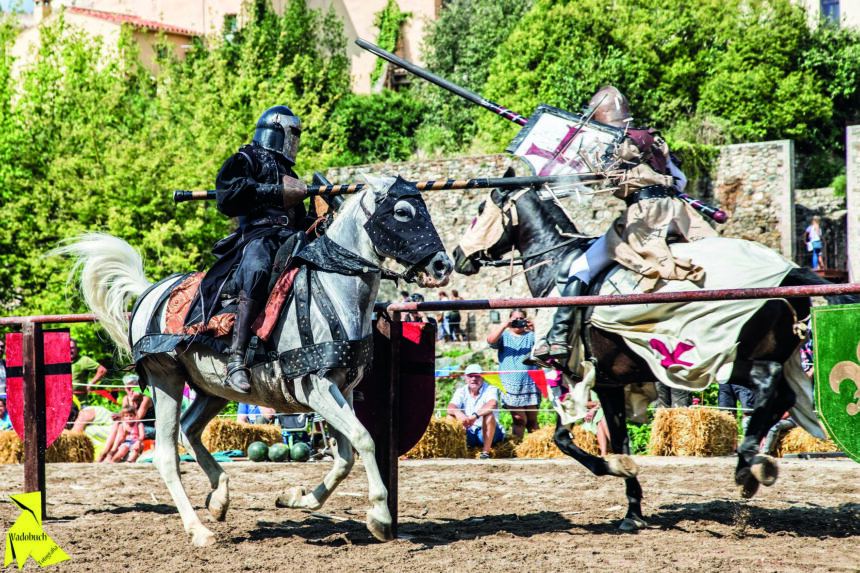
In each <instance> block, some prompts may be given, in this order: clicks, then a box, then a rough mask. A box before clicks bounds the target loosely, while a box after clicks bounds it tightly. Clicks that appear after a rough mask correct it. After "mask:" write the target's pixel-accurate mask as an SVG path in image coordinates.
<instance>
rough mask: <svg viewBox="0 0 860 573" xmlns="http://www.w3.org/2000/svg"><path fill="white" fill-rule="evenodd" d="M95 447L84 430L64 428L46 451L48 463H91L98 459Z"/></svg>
mask: <svg viewBox="0 0 860 573" xmlns="http://www.w3.org/2000/svg"><path fill="white" fill-rule="evenodd" d="M95 456H96V453H95V448H94V447H93V442H92V440H90V437H89V436H87V434H86V433H84V432H70V431H69V430H63V433H62V434H60V435H59V436H57V439H56V440H54V443H53V444H51V447H49V448H48V450H47V451H46V452H45V461H46V462H47V463H49V464H50V463H90V462H93V461H95V459H96V457H95Z"/></svg>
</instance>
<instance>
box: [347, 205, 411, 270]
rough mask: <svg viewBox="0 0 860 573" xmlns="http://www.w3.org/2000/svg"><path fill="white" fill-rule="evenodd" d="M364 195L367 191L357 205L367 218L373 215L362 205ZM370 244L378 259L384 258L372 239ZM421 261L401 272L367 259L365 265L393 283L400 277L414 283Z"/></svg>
mask: <svg viewBox="0 0 860 573" xmlns="http://www.w3.org/2000/svg"><path fill="white" fill-rule="evenodd" d="M366 196H367V193H366V192H365V193H363V194H362V195H361V197H359V198H358V205H359V206H360V207H361V210H362V211H363V212H364V215H365V217H367V218H368V219H369V218H370V217H372V216H373V213H371V212H370V211H369V210H368V209H367V207H365V206H364V198H365V197H366ZM371 246H372V247H373V252H374V253H376V256H377V257H379V258H380V259H384V258H386V256H385V255H383V254H382V253H380V252H379V250H378V249H377V248H376V245H374V244H373V242H372V241H371ZM422 262H423V260H422V261H418V262H417V263H415V264H414V265H412V266H410V267H409V268H407V269H406V271H405V272H402V273H398V272H397V271H393V270H391V269H386V268H384V267H381V266H379V265H375V264H373V263H371V262H370V261H367V265H368V267H370V268H371V269H373V270H374V271H377V272H379V274H380V277H381V278H383V279H388V280H391V281H394V284H397V281H398V280H400V279H402V280H403V281H404V282H407V283H411V284H415V283H417V282H418V281H416V280H415V276H416V275H417V274H418V272H419V265H420V264H421V263H422Z"/></svg>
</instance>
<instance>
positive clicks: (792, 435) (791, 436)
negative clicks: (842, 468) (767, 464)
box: [776, 428, 841, 458]
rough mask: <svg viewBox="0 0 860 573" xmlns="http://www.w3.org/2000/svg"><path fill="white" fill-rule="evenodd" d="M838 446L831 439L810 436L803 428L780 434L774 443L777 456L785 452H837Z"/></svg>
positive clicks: (781, 455)
mask: <svg viewBox="0 0 860 573" xmlns="http://www.w3.org/2000/svg"><path fill="white" fill-rule="evenodd" d="M838 451H841V450H840V449H839V447H838V446H837V445H836V444H835V443H834V442H833V441H832V440H822V439H821V438H816V437H814V436H812V435H811V434H810V433H809V432H807V431H806V430H804V429H803V428H792V429H790V430H789V431H787V432H785V433H784V434H782V435H781V436H780V438H779V441H778V442H777V444H776V455H777V457H780V458H781V457H783V456H784V455H785V454H812V453H821V452H838Z"/></svg>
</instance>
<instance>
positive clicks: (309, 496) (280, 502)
mask: <svg viewBox="0 0 860 573" xmlns="http://www.w3.org/2000/svg"><path fill="white" fill-rule="evenodd" d="M329 434H330V435H331V437H332V438H334V440H335V442H336V443H337V449H336V450H335V452H334V466H333V467H332V469H331V471H329V472H328V474H326V476H325V478H324V479H323V481H322V483H321V484H319V485H318V486H317V487H316V488H314V490H313V491H312V492H310V493H306V492H305V489H304V488H303V487H301V486H296V487H294V488H292V489H290V490H288V491H285V492H284V493H282V494H281V495H280V496H278V499H277V501H276V502H275V505H277V506H278V507H290V508H293V509H319V508H320V507H322V505H323V504H324V503H325V502H326V500H327V499H328V498H329V496H330V495H331V492H333V491H334V489H335V488H336V487H337V486H338V484H340V482H342V481H343V480H344V479H345V478H346V476H348V475H349V472H350V471H351V470H352V466H353V465H355V453H354V452H353V451H352V444H351V443H350V442H349V440H348V439H347V438H346V436H344V435H343V434H342V433H341V432H340V431H339V430H337V429H336V428H334V427H332V426H330V427H329Z"/></svg>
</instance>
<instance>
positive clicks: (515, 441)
mask: <svg viewBox="0 0 860 573" xmlns="http://www.w3.org/2000/svg"><path fill="white" fill-rule="evenodd" d="M520 442H522V440H521V439H520V438H518V437H516V436H514V435H513V434H508V435H506V436H505V439H504V440H502V441H501V442H499V443H498V444H496V445H495V446H493V447H491V448H490V457H491V458H493V459H498V460H501V459H508V458H515V457H517V454H516V449H517V446H518V445H519V444H520ZM483 451H484V450H483V448H469V449H468V451H467V452H466V457H467V458H475V459H477V458H480V457H481V452H483Z"/></svg>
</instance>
